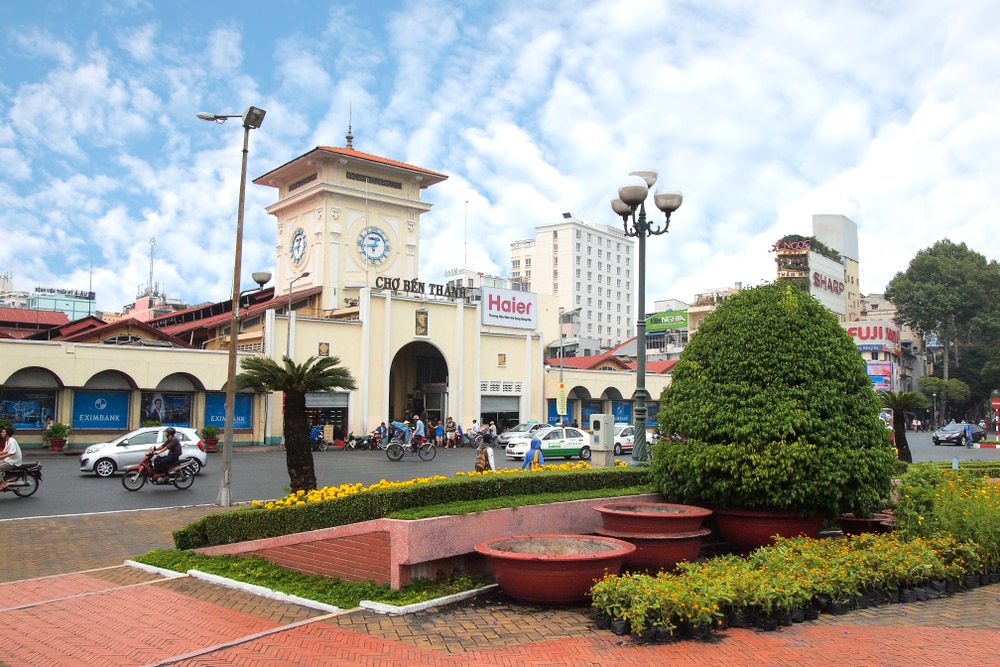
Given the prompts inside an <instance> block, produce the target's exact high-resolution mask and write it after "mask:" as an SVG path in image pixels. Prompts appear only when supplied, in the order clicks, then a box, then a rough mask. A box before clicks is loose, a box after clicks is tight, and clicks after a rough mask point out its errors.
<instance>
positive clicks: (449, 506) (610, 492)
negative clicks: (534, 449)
mask: <svg viewBox="0 0 1000 667" xmlns="http://www.w3.org/2000/svg"><path fill="white" fill-rule="evenodd" d="M655 492H656V489H654V488H653V487H652V486H648V485H643V486H632V487H627V488H616V489H592V490H588V491H575V492H573V493H565V492H563V493H537V494H533V495H530V496H529V495H517V496H497V497H495V498H483V499H482V500H456V501H455V502H450V503H441V504H439V505H425V506H421V507H411V508H408V509H405V510H399V511H397V512H392V513H390V514H389V518H390V519H408V520H413V519H429V518H432V517H436V516H448V515H459V514H472V513H476V512H485V511H486V510H495V509H503V508H506V507H524V506H527V505H545V504H547V503H557V502H565V501H568V500H587V499H590V498H613V497H617V496H632V495H638V494H642V493H655Z"/></svg>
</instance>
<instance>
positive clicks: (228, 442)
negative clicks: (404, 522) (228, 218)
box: [198, 107, 267, 507]
mask: <svg viewBox="0 0 1000 667" xmlns="http://www.w3.org/2000/svg"><path fill="white" fill-rule="evenodd" d="M265 113H267V112H266V111H264V110H263V109H258V108H257V107H249V108H248V109H247V110H246V111H244V112H243V113H242V114H216V113H206V112H204V111H203V112H201V113H199V114H198V118H201V119H202V120H209V121H215V122H216V123H224V122H226V119H227V118H242V119H243V168H242V170H241V171H240V203H239V208H238V210H237V213H236V261H235V262H234V265H233V301H232V311H233V314H232V318H231V320H230V323H229V375H228V377H227V380H226V428H225V430H224V432H223V441H222V482H221V484H220V486H219V497H218V499H217V500H216V504H218V505H221V506H222V507H229V506H230V505H232V500H231V496H230V489H231V486H232V461H233V419H234V418H235V413H236V351H237V349H238V346H239V339H238V336H237V333H238V329H239V325H240V322H239V319H240V269H241V266H240V265H241V264H242V263H243V202H244V200H245V198H246V191H247V153H248V152H249V145H250V130H255V129H257V128H258V127H260V126H261V123H263V122H264V114H265Z"/></svg>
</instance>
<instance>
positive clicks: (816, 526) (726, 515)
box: [715, 509, 823, 553]
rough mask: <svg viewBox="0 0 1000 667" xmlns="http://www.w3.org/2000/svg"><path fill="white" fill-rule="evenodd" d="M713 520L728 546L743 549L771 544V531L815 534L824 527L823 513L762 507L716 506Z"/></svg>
mask: <svg viewBox="0 0 1000 667" xmlns="http://www.w3.org/2000/svg"><path fill="white" fill-rule="evenodd" d="M715 522H716V525H717V526H718V527H719V532H720V533H721V534H722V537H723V538H724V539H725V540H726V541H727V542H729V546H730V547H732V548H733V550H734V551H739V552H743V553H746V552H748V551H753V550H754V549H756V548H758V547H763V546H767V545H769V544H773V543H774V540H773V539H772V536H773V535H780V536H781V537H797V536H799V535H806V536H807V537H816V536H818V535H819V531H820V530H822V528H823V517H822V516H807V517H800V516H799V515H798V514H797V513H796V512H769V511H764V510H745V509H716V510H715Z"/></svg>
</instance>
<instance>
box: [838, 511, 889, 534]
mask: <svg viewBox="0 0 1000 667" xmlns="http://www.w3.org/2000/svg"><path fill="white" fill-rule="evenodd" d="M893 520H894V517H892V516H890V515H888V514H875V515H873V516H872V517H871V518H870V519H859V518H858V517H856V516H854V515H853V514H844V515H842V516H838V517H837V523H839V524H840V530H841V532H843V533H844V535H860V534H861V533H887V532H889V530H890V528H889V525H888V524H887V522H890V521H893Z"/></svg>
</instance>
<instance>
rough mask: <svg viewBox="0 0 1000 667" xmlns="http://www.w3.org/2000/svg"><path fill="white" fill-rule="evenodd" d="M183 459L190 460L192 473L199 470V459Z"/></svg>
mask: <svg viewBox="0 0 1000 667" xmlns="http://www.w3.org/2000/svg"><path fill="white" fill-rule="evenodd" d="M184 461H190V462H191V474H192V475H197V474H198V473H200V472H201V461H199V460H198V459H184ZM182 463H183V461H182Z"/></svg>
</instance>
